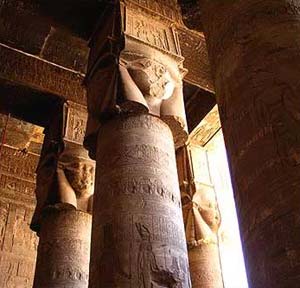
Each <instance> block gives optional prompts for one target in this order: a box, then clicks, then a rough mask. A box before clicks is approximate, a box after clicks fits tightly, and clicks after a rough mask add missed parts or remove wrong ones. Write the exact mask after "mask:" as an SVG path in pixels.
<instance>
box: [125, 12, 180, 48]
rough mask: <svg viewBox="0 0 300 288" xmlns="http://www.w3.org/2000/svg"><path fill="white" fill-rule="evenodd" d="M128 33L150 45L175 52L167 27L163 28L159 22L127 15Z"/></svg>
mask: <svg viewBox="0 0 300 288" xmlns="http://www.w3.org/2000/svg"><path fill="white" fill-rule="evenodd" d="M127 16H128V17H127V22H126V31H125V32H126V33H128V35H130V36H133V37H136V38H138V39H139V40H141V41H143V42H146V43H148V44H150V45H153V46H156V47H158V48H160V49H163V50H166V51H170V52H175V51H172V50H171V47H170V44H169V41H170V40H169V39H168V34H169V33H168V32H169V31H167V27H164V26H162V25H161V24H160V23H159V22H158V23H157V22H156V23H153V22H150V21H149V20H148V19H147V18H146V17H142V16H137V15H134V14H132V15H130V14H127Z"/></svg>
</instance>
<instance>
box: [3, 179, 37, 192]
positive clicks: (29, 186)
mask: <svg viewBox="0 0 300 288" xmlns="http://www.w3.org/2000/svg"><path fill="white" fill-rule="evenodd" d="M2 189H3V190H4V191H5V192H11V193H12V196H14V197H22V196H23V195H26V196H30V197H34V190H35V183H33V182H30V181H25V180H21V179H18V178H16V177H13V176H8V175H4V174H0V190H2ZM13 193H14V194H15V195H13Z"/></svg>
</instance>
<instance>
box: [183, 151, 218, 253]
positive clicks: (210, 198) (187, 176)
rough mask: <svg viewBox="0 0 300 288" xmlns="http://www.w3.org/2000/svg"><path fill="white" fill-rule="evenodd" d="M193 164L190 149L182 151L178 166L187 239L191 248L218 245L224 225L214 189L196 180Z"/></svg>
mask: <svg viewBox="0 0 300 288" xmlns="http://www.w3.org/2000/svg"><path fill="white" fill-rule="evenodd" d="M196 161H197V162H199V161H200V159H196ZM192 163H193V162H192V159H191V153H190V152H189V148H188V147H183V148H181V149H180V151H178V157H177V165H178V171H179V179H180V190H181V200H182V209H183V219H184V223H185V232H186V239H187V243H188V246H189V247H190V248H192V247H196V246H199V245H202V244H212V243H214V244H217V232H218V229H219V227H220V224H221V216H220V212H219V209H218V203H217V200H216V196H215V191H214V188H213V187H212V186H211V185H209V184H204V183H200V182H197V181H196V180H195V175H194V168H193V167H192V165H193V164H192ZM203 173H206V171H203Z"/></svg>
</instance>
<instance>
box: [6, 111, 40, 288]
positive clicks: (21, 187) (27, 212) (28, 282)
mask: <svg viewBox="0 0 300 288" xmlns="http://www.w3.org/2000/svg"><path fill="white" fill-rule="evenodd" d="M4 123H6V117H4V116H3V115H1V116H0V136H2V135H3V131H4V129H3V128H4V126H3V124H4ZM7 127H8V130H7V133H6V137H5V139H6V145H2V146H0V287H1V288H15V287H20V288H31V287H32V282H33V276H34V267H35V258H36V251H37V245H38V238H37V237H36V235H35V233H33V232H32V231H31V230H30V228H29V223H30V221H31V217H32V213H33V209H34V206H35V196H34V189H35V181H36V179H35V169H36V166H37V163H38V159H39V155H38V154H36V153H34V152H38V151H39V143H38V142H39V141H40V140H41V135H40V134H39V133H36V132H37V131H40V128H38V127H37V126H34V125H30V124H28V123H25V122H22V121H18V120H16V119H12V118H10V120H9V123H8V126H7ZM1 138H2V137H1ZM10 145H14V147H13V146H10ZM24 148H25V149H27V150H24ZM28 149H29V151H28ZM26 151H27V152H26Z"/></svg>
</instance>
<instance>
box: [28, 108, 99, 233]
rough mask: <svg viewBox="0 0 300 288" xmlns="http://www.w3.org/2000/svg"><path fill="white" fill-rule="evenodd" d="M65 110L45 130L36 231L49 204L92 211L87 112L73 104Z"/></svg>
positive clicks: (39, 170) (92, 182) (35, 217)
mask: <svg viewBox="0 0 300 288" xmlns="http://www.w3.org/2000/svg"><path fill="white" fill-rule="evenodd" d="M62 111H63V113H58V115H55V116H54V119H55V121H53V122H52V123H53V125H52V126H49V127H47V129H46V130H45V139H44V143H43V148H42V153H41V156H40V161H39V164H38V167H37V171H36V174H37V177H36V179H37V183H36V198H37V205H36V209H35V213H34V215H33V218H32V222H31V228H32V229H33V230H35V231H39V229H40V224H41V223H40V221H41V220H40V219H41V215H42V212H43V210H44V209H45V208H46V207H48V206H49V205H50V206H53V205H56V204H61V203H64V204H69V205H72V206H73V207H75V208H76V209H78V210H82V211H85V212H89V213H91V210H92V199H93V196H92V195H93V190H94V174H95V162H94V161H92V160H91V159H90V158H89V156H88V152H87V150H86V149H84V148H83V146H82V142H83V136H84V134H85V126H86V119H87V112H86V111H85V109H84V107H82V106H80V105H76V104H74V103H66V104H65V106H64V109H62ZM54 131H55V132H54Z"/></svg>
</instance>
